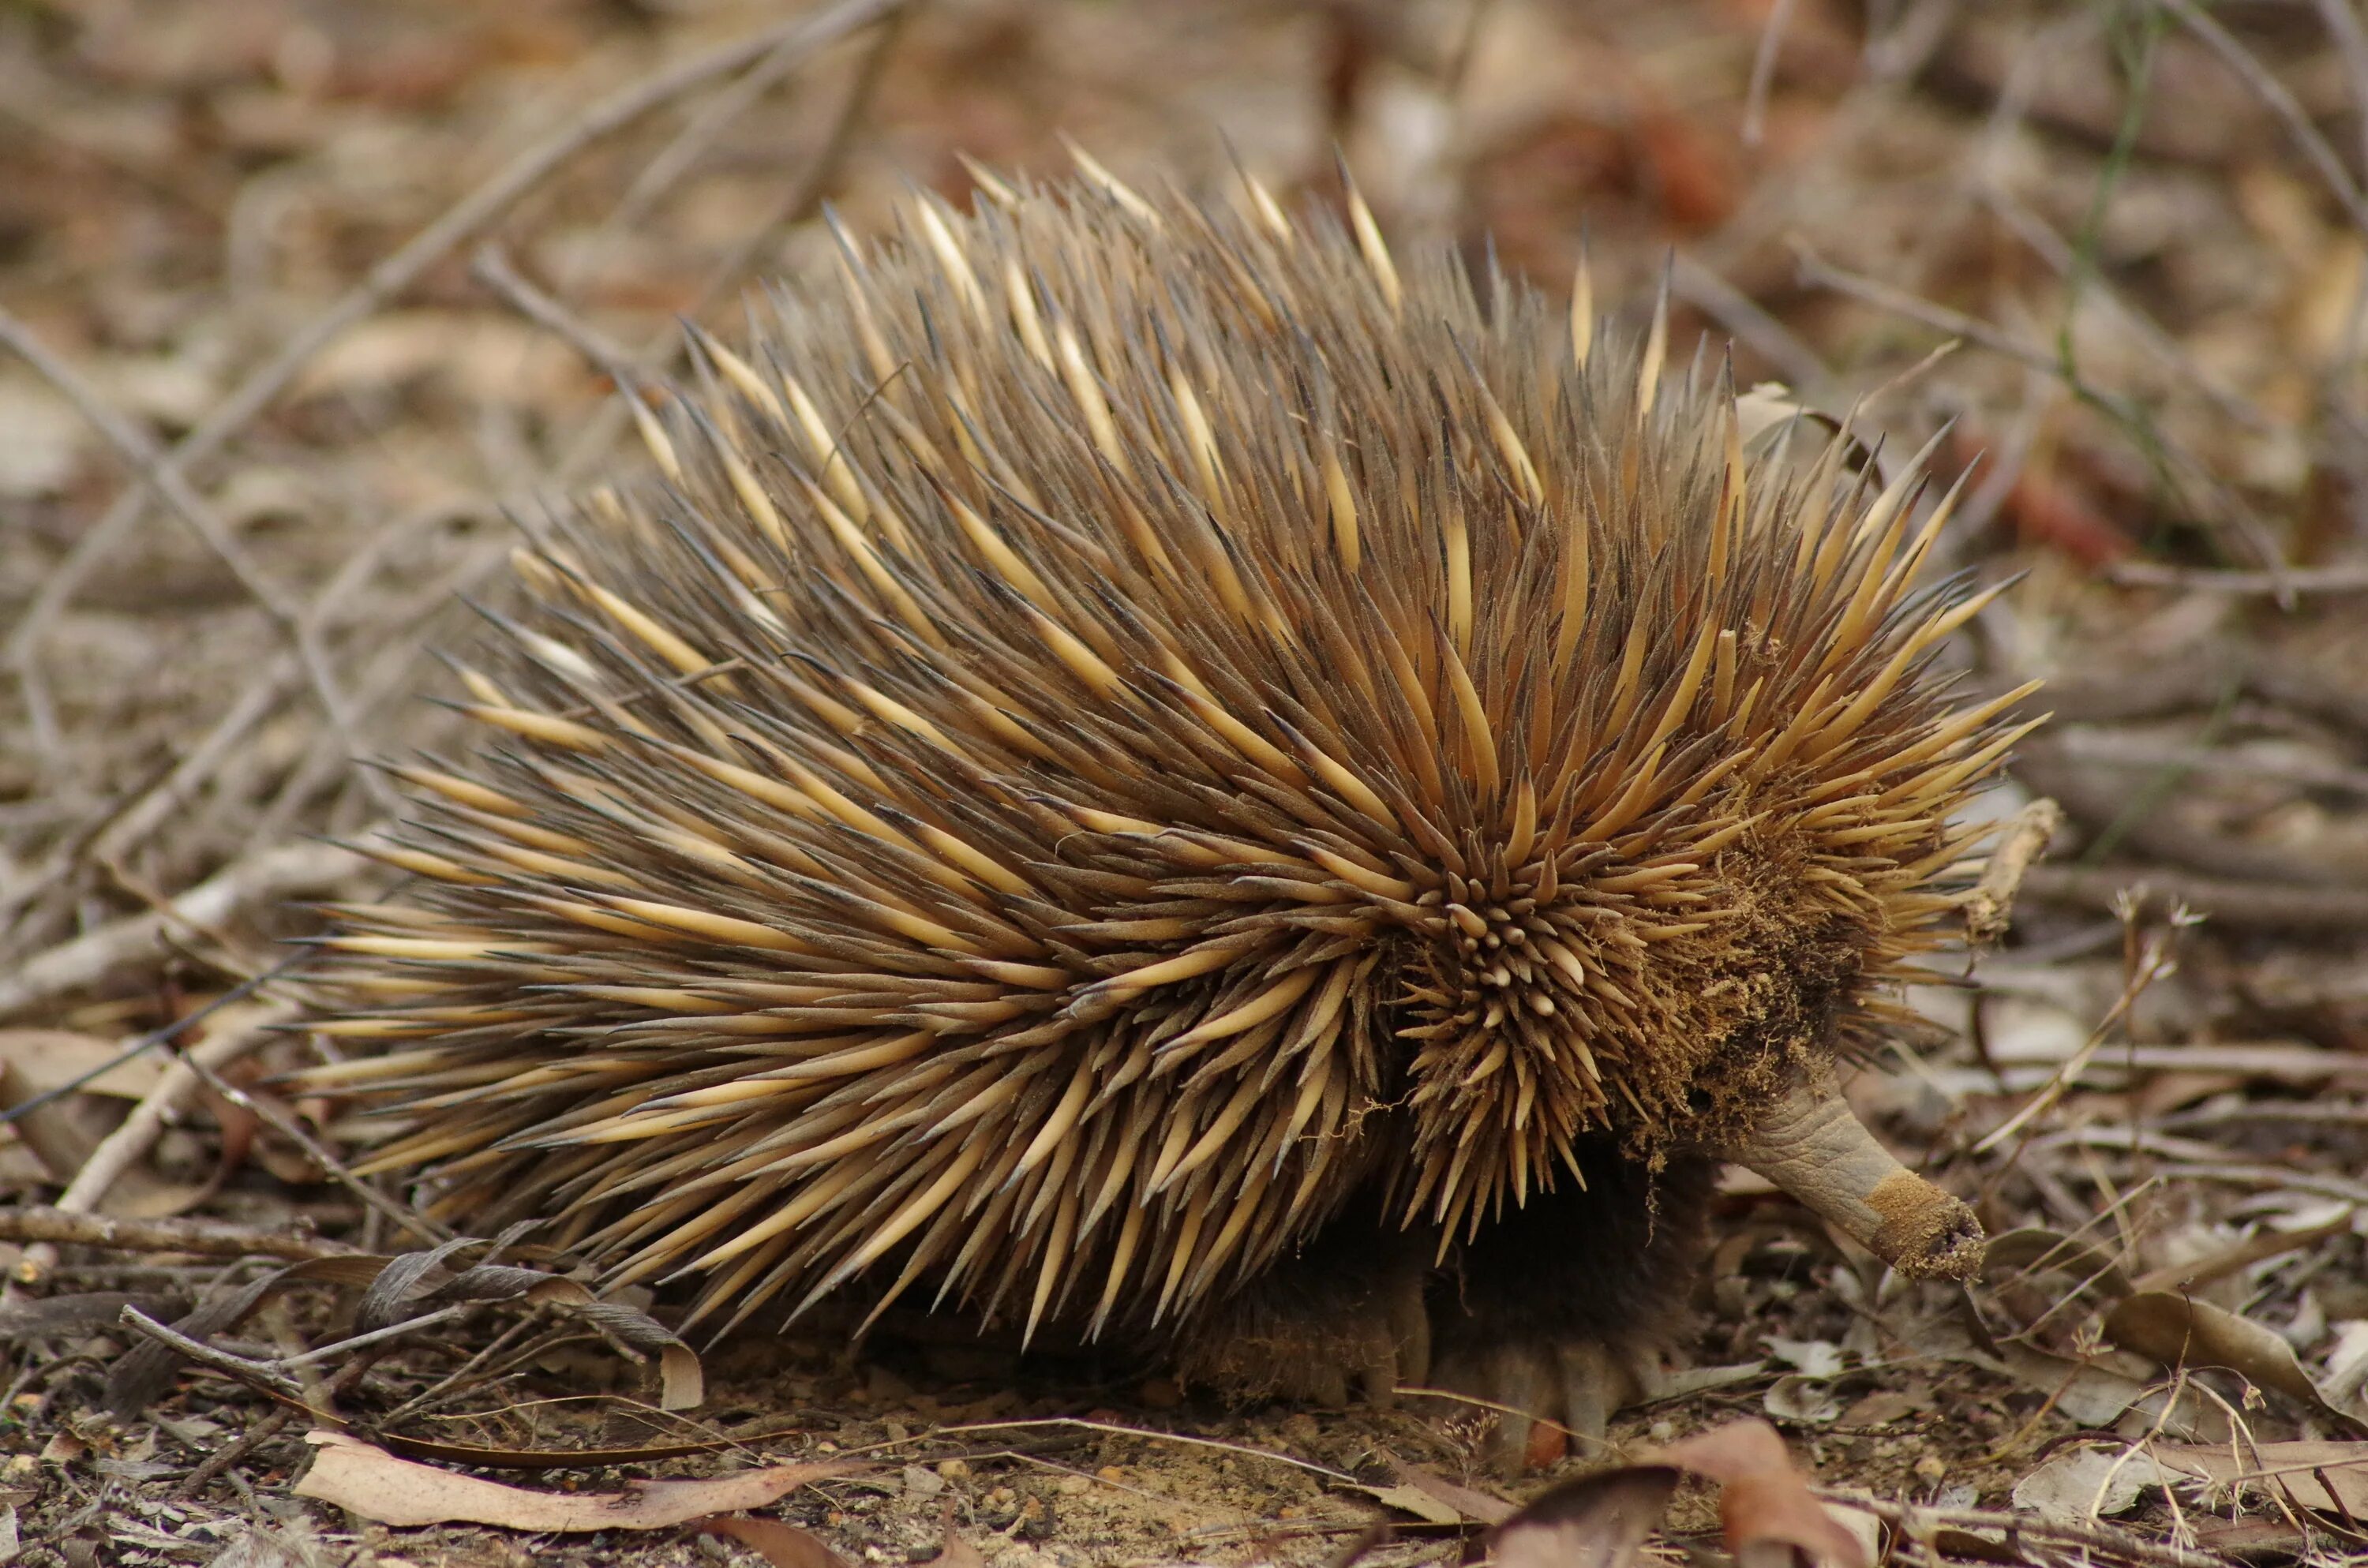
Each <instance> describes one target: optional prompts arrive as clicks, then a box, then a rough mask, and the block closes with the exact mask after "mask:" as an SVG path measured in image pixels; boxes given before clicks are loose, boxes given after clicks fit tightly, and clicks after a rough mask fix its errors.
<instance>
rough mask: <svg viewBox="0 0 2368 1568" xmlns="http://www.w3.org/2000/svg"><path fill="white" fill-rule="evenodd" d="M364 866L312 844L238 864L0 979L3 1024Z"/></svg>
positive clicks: (290, 846)
mask: <svg viewBox="0 0 2368 1568" xmlns="http://www.w3.org/2000/svg"><path fill="white" fill-rule="evenodd" d="M364 864H365V862H364V861H363V860H362V858H361V857H360V856H359V855H356V854H355V853H354V852H353V851H351V850H349V849H344V848H340V847H339V846H336V845H334V844H313V843H298V844H283V845H281V846H279V847H277V848H274V849H268V850H266V851H264V852H263V853H262V854H259V855H254V856H250V857H248V858H245V859H243V860H234V861H233V862H232V863H231V864H229V865H227V866H224V867H223V868H222V869H221V870H219V871H216V872H215V873H214V874H213V875H212V876H211V877H209V878H207V879H206V880H205V881H202V882H199V884H198V885H197V886H195V887H193V888H191V889H189V890H188V892H185V893H183V894H181V895H180V896H179V897H178V898H176V899H174V900H173V901H172V902H171V903H167V904H165V906H164V907H163V908H161V909H156V910H152V911H150V912H149V913H148V914H146V915H127V916H126V917H125V918H123V919H121V920H117V921H114V922H111V923H110V924H108V925H105V926H100V927H99V928H98V929H97V930H96V931H93V932H91V933H89V934H88V935H86V936H82V937H75V938H74V940H72V941H70V942H62V943H60V944H59V945H58V946H56V947H54V948H51V949H49V950H48V951H47V952H43V953H37V954H35V955H34V956H33V957H31V958H29V959H28V960H25V962H24V963H23V964H21V965H20V966H18V968H17V972H16V973H14V974H12V975H7V976H5V977H0V1018H5V1017H14V1016H15V1015H17V1014H19V1013H23V1012H26V1011H28V1010H29V1009H31V1008H34V1007H37V1006H41V1005H42V1004H43V1003H46V1002H49V1001H51V1000H52V999H54V998H56V997H58V996H62V995H63V994H66V993H67V992H69V991H79V990H82V989H84V988H85V987H88V986H92V985H96V984H97V983H99V982H101V981H103V980H105V979H106V978H107V977H108V975H109V974H111V973H113V972H114V971H116V970H117V969H118V968H120V967H121V966H122V965H124V964H127V963H131V962H133V961H135V960H139V959H142V958H145V957H148V956H149V955H150V954H152V953H153V952H154V949H155V945H156V938H157V937H159V936H160V935H162V934H163V933H164V932H165V931H167V930H170V929H174V928H180V929H186V930H198V931H204V930H208V929H211V927H213V926H219V925H220V924H222V921H224V920H226V919H228V918H229V917H230V916H231V915H233V914H234V913H236V912H237V911H238V910H240V909H243V908H245V907H246V906H248V905H249V904H254V903H273V902H276V901H278V900H279V899H284V898H288V897H290V896H291V895H293V894H296V893H302V892H325V891H326V890H328V889H329V888H332V887H334V886H336V884H337V883H338V882H340V881H344V880H345V879H346V878H347V877H349V876H352V875H353V874H354V873H355V872H357V871H359V870H360V869H363V866H364Z"/></svg>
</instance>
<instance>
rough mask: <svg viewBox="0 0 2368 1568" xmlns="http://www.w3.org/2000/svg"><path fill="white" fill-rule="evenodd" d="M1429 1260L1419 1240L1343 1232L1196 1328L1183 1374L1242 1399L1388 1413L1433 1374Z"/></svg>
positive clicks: (1180, 1362) (1187, 1342) (1181, 1356)
mask: <svg viewBox="0 0 2368 1568" xmlns="http://www.w3.org/2000/svg"><path fill="white" fill-rule="evenodd" d="M1343 1231H1351V1232H1352V1234H1342V1233H1341V1232H1343ZM1428 1261H1429V1251H1428V1247H1427V1246H1426V1245H1423V1244H1418V1243H1417V1241H1416V1240H1415V1239H1413V1238H1408V1237H1404V1236H1401V1235H1397V1234H1395V1233H1374V1232H1372V1231H1366V1230H1364V1229H1363V1228H1362V1227H1342V1226H1336V1227H1334V1230H1333V1232H1329V1233H1326V1234H1325V1235H1323V1236H1320V1237H1318V1238H1317V1239H1316V1241H1315V1243H1314V1244H1311V1245H1310V1246H1309V1247H1308V1249H1307V1250H1306V1251H1304V1252H1303V1253H1301V1254H1300V1255H1299V1256H1296V1257H1293V1258H1290V1259H1287V1260H1285V1261H1283V1262H1282V1263H1280V1264H1278V1265H1276V1266H1275V1267H1273V1268H1270V1269H1269V1270H1268V1271H1267V1273H1266V1274H1264V1275H1262V1276H1261V1277H1260V1278H1258V1279H1256V1280H1254V1281H1252V1282H1251V1283H1250V1284H1248V1285H1247V1286H1245V1287H1244V1288H1243V1289H1242V1290H1241V1291H1240V1292H1239V1293H1237V1294H1236V1295H1235V1296H1234V1297H1233V1299H1232V1300H1230V1301H1226V1302H1225V1303H1224V1305H1223V1306H1221V1307H1219V1308H1217V1309H1215V1310H1214V1311H1213V1312H1210V1313H1209V1314H1208V1315H1207V1316H1205V1317H1203V1318H1202V1319H1201V1321H1200V1322H1199V1323H1198V1324H1195V1325H1194V1326H1193V1327H1192V1329H1191V1330H1190V1332H1188V1334H1187V1335H1185V1337H1184V1339H1183V1341H1182V1342H1181V1344H1180V1345H1179V1346H1178V1355H1177V1370H1178V1373H1179V1375H1181V1376H1182V1378H1183V1379H1184V1381H1187V1382H1189V1383H1193V1384H1197V1385H1201V1386H1204V1387H1208V1388H1212V1389H1214V1390H1216V1391H1217V1392H1219V1393H1221V1394H1223V1395H1224V1396H1225V1397H1227V1398H1229V1399H1233V1400H1237V1401H1243V1402H1247V1401H1251V1400H1258V1399H1286V1400H1291V1401H1293V1402H1296V1403H1306V1404H1324V1405H1336V1406H1337V1405H1345V1404H1347V1403H1349V1398H1350V1396H1351V1395H1352V1394H1361V1395H1362V1397H1364V1398H1365V1399H1366V1400H1368V1401H1370V1402H1371V1403H1374V1404H1376V1405H1381V1406H1384V1407H1386V1406H1388V1405H1390V1404H1391V1403H1394V1402H1395V1399H1396V1396H1397V1390H1398V1387H1399V1385H1401V1384H1412V1383H1420V1382H1421V1381H1423V1380H1424V1378H1425V1377H1426V1375H1427V1374H1428V1373H1429V1368H1430V1323H1429V1318H1428V1317H1427V1316H1426V1315H1425V1314H1424V1311H1423V1283H1424V1274H1425V1265H1426V1264H1427V1263H1428Z"/></svg>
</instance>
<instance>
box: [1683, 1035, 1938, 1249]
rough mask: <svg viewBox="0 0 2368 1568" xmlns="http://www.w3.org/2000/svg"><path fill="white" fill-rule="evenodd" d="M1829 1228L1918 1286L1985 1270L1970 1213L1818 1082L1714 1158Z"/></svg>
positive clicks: (1835, 1090)
mask: <svg viewBox="0 0 2368 1568" xmlns="http://www.w3.org/2000/svg"><path fill="white" fill-rule="evenodd" d="M1720 1152H1721V1153H1723V1154H1725V1157H1726V1158H1728V1159H1730V1160H1732V1161H1734V1162H1735V1163H1736V1165H1742V1166H1743V1167H1745V1168H1746V1169H1748V1170H1751V1171H1756V1172H1758V1173H1759V1175H1761V1176H1766V1177H1767V1178H1768V1179H1769V1180H1770V1181H1771V1182H1774V1183H1775V1184H1776V1185H1777V1186H1778V1187H1782V1188H1783V1189H1784V1190H1785V1191H1786V1192H1789V1193H1791V1194H1792V1195H1793V1197H1795V1198H1797V1199H1800V1200H1801V1201H1802V1202H1803V1203H1805V1204H1807V1205H1808V1206H1809V1207H1810V1208H1811V1209H1813V1210H1816V1212H1817V1213H1819V1214H1821V1215H1823V1216H1824V1217H1825V1218H1826V1219H1827V1220H1828V1221H1832V1222H1833V1223H1834V1224H1835V1225H1836V1226H1838V1227H1839V1229H1840V1230H1841V1231H1842V1232H1843V1233H1845V1234H1847V1235H1849V1236H1850V1238H1851V1239H1852V1240H1854V1241H1857V1242H1859V1243H1861V1244H1863V1245H1864V1246H1865V1247H1867V1249H1868V1250H1870V1251H1872V1252H1873V1254H1874V1255H1875V1256H1878V1257H1880V1258H1882V1259H1883V1260H1884V1262H1885V1263H1888V1264H1890V1265H1891V1266H1892V1267H1894V1268H1896V1269H1898V1270H1899V1272H1900V1273H1902V1274H1905V1275H1907V1277H1908V1278H1915V1279H1932V1278H1939V1279H1970V1278H1973V1277H1974V1275H1975V1273H1977V1272H1978V1271H1979V1270H1980V1268H1981V1266H1982V1247H1983V1237H1982V1225H1981V1221H1978V1220H1976V1219H1975V1218H1974V1211H1973V1210H1971V1209H1968V1208H1966V1207H1965V1206H1964V1204H1963V1203H1961V1202H1959V1201H1958V1200H1957V1199H1954V1198H1952V1197H1950V1196H1949V1195H1948V1194H1947V1193H1945V1192H1943V1191H1941V1189H1940V1188H1939V1187H1934V1186H1933V1185H1932V1184H1931V1183H1930V1182H1929V1181H1926V1180H1925V1179H1924V1178H1923V1177H1922V1176H1918V1175H1917V1174H1916V1173H1915V1172H1913V1171H1911V1170H1909V1169H1907V1167H1906V1166H1904V1165H1901V1164H1900V1163H1899V1162H1898V1161H1897V1160H1895V1159H1893V1158H1892V1157H1891V1154H1890V1153H1889V1152H1888V1151H1887V1150H1885V1149H1884V1146H1883V1145H1882V1144H1880V1143H1878V1142H1875V1141H1874V1134H1873V1133H1871V1132H1869V1131H1867V1130H1866V1128H1865V1127H1864V1126H1863V1125H1861V1123H1860V1121H1859V1119H1858V1118H1857V1117H1856V1116H1854V1115H1852V1114H1851V1112H1850V1105H1849V1103H1848V1102H1847V1101H1845V1100H1844V1099H1843V1098H1842V1095H1841V1088H1840V1086H1839V1085H1837V1084H1836V1083H1835V1082H1834V1081H1833V1080H1832V1079H1831V1078H1830V1077H1827V1076H1826V1075H1824V1074H1818V1075H1816V1076H1815V1077H1812V1078H1811V1079H1809V1080H1808V1081H1806V1082H1804V1083H1801V1084H1798V1085H1794V1087H1793V1089H1792V1090H1791V1091H1790V1092H1788V1093H1787V1094H1786V1095H1785V1096H1784V1097H1783V1098H1782V1099H1781V1100H1779V1101H1777V1102H1776V1104H1774V1105H1773V1106H1771V1107H1770V1108H1769V1109H1768V1111H1767V1114H1766V1115H1764V1116H1763V1117H1761V1119H1760V1121H1759V1126H1758V1127H1757V1128H1755V1129H1754V1130H1753V1131H1751V1132H1750V1133H1749V1134H1748V1135H1747V1136H1745V1137H1744V1138H1742V1139H1740V1140H1738V1141H1737V1142H1735V1143H1734V1144H1732V1145H1730V1146H1728V1147H1727V1148H1725V1149H1724V1150H1722V1151H1720Z"/></svg>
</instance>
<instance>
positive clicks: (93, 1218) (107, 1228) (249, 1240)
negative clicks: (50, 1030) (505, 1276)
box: [0, 1165, 360, 1263]
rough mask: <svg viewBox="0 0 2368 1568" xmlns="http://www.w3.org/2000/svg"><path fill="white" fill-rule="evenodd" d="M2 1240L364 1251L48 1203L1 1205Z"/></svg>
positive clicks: (304, 1256) (183, 1249) (210, 1251)
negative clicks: (6, 1206) (135, 1218)
mask: <svg viewBox="0 0 2368 1568" xmlns="http://www.w3.org/2000/svg"><path fill="white" fill-rule="evenodd" d="M85 1168H87V1165H85ZM0 1241H6V1242H17V1243H25V1242H46V1243H49V1244H51V1245H53V1246H85V1247H108V1248H111V1249H113V1250H115V1251H118V1252H180V1253H194V1254H196V1255H197V1256H199V1257H279V1258H286V1259H287V1260H289V1261H290V1262H291V1263H302V1262H304V1261H306V1260H308V1259H311V1258H316V1257H345V1256H349V1255H351V1254H354V1253H357V1252H359V1250H360V1249H359V1248H358V1247H352V1246H347V1244H345V1243H343V1242H336V1241H331V1240H329V1239H328V1238H327V1237H325V1236H308V1235H302V1234H299V1233H295V1232H292V1231H262V1230H256V1229H254V1228H252V1227H250V1226H246V1225H233V1224H227V1223H225V1222H224V1221H220V1220H199V1219H193V1218H190V1217H188V1216H187V1215H176V1216H173V1217H170V1218H166V1219H160V1220H132V1219H125V1218H121V1217H120V1216H117V1215H112V1214H92V1213H87V1212H84V1211H81V1210H71V1209H59V1208H54V1207H52V1206H51V1205H49V1204H46V1203H27V1204H20V1205H18V1206H17V1207H15V1208H12V1209H0Z"/></svg>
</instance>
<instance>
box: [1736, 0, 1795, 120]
mask: <svg viewBox="0 0 2368 1568" xmlns="http://www.w3.org/2000/svg"><path fill="white" fill-rule="evenodd" d="M1792 21H1793V0H1776V4H1774V5H1773V6H1770V7H1769V8H1768V23H1767V26H1765V27H1763V28H1760V29H1759V53H1757V54H1755V55H1754V56H1752V60H1751V86H1750V90H1749V91H1748V92H1747V93H1745V94H1744V97H1743V144H1744V145H1745V146H1747V147H1757V146H1759V139H1760V135H1761V133H1762V132H1763V131H1765V130H1766V128H1767V118H1768V89H1769V87H1770V85H1772V84H1773V83H1774V82H1775V80H1776V54H1777V51H1779V50H1781V49H1782V48H1783V46H1784V29H1785V28H1787V27H1789V26H1791V25H1792Z"/></svg>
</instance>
